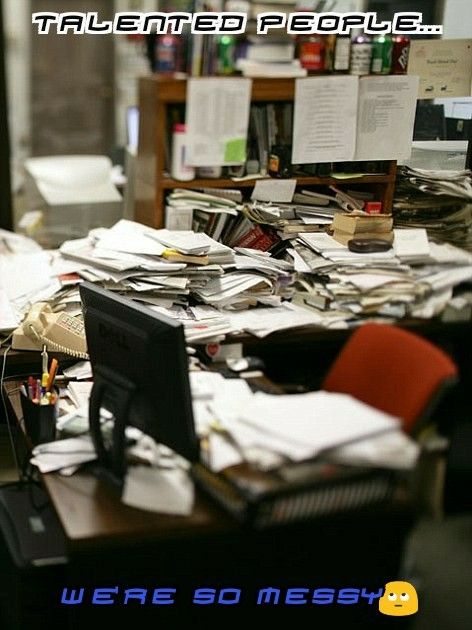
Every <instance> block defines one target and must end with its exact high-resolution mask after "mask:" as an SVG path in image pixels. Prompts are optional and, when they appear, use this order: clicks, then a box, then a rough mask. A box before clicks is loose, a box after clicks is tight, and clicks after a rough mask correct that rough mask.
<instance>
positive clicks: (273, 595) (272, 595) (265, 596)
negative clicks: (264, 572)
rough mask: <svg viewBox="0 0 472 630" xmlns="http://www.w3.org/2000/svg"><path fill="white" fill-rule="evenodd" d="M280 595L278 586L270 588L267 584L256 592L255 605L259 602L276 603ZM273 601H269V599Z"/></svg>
mask: <svg viewBox="0 0 472 630" xmlns="http://www.w3.org/2000/svg"><path fill="white" fill-rule="evenodd" d="M279 597H280V589H279V588H271V587H270V586H267V587H266V588H261V589H260V590H259V593H258V594H257V605H258V606H259V605H260V604H278V603H279ZM271 599H273V600H274V601H273V602H271V601H270V600H271Z"/></svg>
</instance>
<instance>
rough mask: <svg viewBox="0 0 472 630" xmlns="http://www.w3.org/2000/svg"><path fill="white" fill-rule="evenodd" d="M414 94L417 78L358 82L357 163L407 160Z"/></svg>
mask: <svg viewBox="0 0 472 630" xmlns="http://www.w3.org/2000/svg"><path fill="white" fill-rule="evenodd" d="M417 93H418V77H417V76H404V75H403V76H401V75H399V76H395V75H393V76H386V77H365V78H363V79H361V80H360V86H359V118H358V124H357V148H356V155H355V159H356V160H405V159H407V158H409V157H410V155H411V144H412V141H413V126H414V122H415V112H416V95H417Z"/></svg>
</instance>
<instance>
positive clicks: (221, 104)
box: [186, 77, 252, 166]
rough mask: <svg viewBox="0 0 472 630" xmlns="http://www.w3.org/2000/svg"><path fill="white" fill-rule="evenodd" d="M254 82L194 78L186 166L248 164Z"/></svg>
mask: <svg viewBox="0 0 472 630" xmlns="http://www.w3.org/2000/svg"><path fill="white" fill-rule="evenodd" d="M251 86H252V81H251V80H250V79H242V78H237V79H229V78H217V77H210V78H193V79H189V80H188V82H187V110H186V144H187V159H186V163H187V164H189V165H190V166H219V165H221V166H231V165H233V164H242V163H244V162H245V161H246V141H247V131H248V123H249V108H250V99H251Z"/></svg>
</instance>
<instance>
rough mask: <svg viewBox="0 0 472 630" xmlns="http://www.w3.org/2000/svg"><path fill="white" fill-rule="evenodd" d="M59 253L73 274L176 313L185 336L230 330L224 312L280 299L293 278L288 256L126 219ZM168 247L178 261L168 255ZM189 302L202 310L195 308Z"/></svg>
mask: <svg viewBox="0 0 472 630" xmlns="http://www.w3.org/2000/svg"><path fill="white" fill-rule="evenodd" d="M60 252H61V255H62V257H63V259H64V260H65V261H66V262H69V264H71V263H75V265H76V267H75V268H74V269H75V271H76V272H77V277H78V278H79V280H80V279H81V278H84V279H86V280H88V281H91V282H97V283H100V284H101V285H102V286H104V287H105V288H107V289H109V290H112V291H116V292H118V293H120V294H123V295H126V296H127V297H129V298H131V299H133V300H137V301H139V302H141V303H143V304H146V305H147V306H149V307H150V308H151V309H154V310H156V311H158V312H161V313H165V314H167V315H169V316H171V317H174V318H177V319H179V320H180V321H181V322H182V323H183V324H184V327H185V334H186V339H187V341H188V342H189V343H190V342H195V343H204V342H205V343H206V342H209V341H214V340H221V339H223V338H224V335H226V334H228V333H231V332H233V331H234V330H235V328H234V326H233V324H232V323H231V320H230V318H229V316H228V312H227V311H234V310H240V309H247V308H249V307H255V306H257V305H259V304H263V305H264V306H268V307H278V306H280V305H281V303H282V300H284V299H285V300H286V299H290V298H291V296H292V293H293V291H292V285H293V283H294V280H295V277H294V273H293V265H292V263H291V262H287V261H284V260H278V259H276V258H274V257H273V256H271V255H270V254H268V253H264V252H261V251H259V250H253V249H250V248H239V249H238V251H237V252H235V251H234V250H233V249H231V248H230V247H228V246H226V245H223V244H222V243H218V242H216V241H215V240H214V239H212V238H211V237H210V236H208V235H207V234H205V233H195V232H193V231H188V230H181V231H173V230H168V229H162V230H153V229H152V228H149V227H146V226H143V225H140V224H137V223H133V222H131V221H124V220H123V221H120V222H118V223H117V224H116V225H115V226H113V227H112V228H110V229H97V230H92V231H91V232H90V234H89V236H88V237H87V238H86V239H78V240H75V241H68V242H66V243H64V244H63V245H62V247H61V249H60ZM168 252H175V254H176V256H178V257H179V258H178V259H179V260H180V261H179V262H172V261H171V260H172V258H170V257H169V255H168ZM67 290H68V292H69V294H68V295H67V297H66V298H65V297H64V293H65V291H63V292H62V293H61V299H62V300H64V299H67V300H71V301H73V300H74V299H78V292H77V287H76V288H75V293H73V291H74V289H73V288H71V287H68V289H67ZM194 301H196V302H197V305H198V304H203V305H206V309H207V310H205V311H202V310H196V308H197V306H195V305H194ZM208 309H211V310H208ZM307 319H310V317H309V316H308V317H307ZM311 320H312V321H313V317H311ZM294 325H296V324H294ZM237 330H240V328H239V327H238V328H237Z"/></svg>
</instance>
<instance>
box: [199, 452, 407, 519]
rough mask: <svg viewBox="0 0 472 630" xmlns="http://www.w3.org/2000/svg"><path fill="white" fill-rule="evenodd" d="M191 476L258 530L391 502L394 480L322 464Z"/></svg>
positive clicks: (382, 472) (202, 470)
mask: <svg viewBox="0 0 472 630" xmlns="http://www.w3.org/2000/svg"><path fill="white" fill-rule="evenodd" d="M192 476H193V478H194V480H195V482H196V484H197V485H198V486H199V487H200V488H201V489H202V490H203V491H204V492H205V493H207V494H208V495H210V496H211V497H212V498H213V499H215V500H216V501H217V502H218V503H219V504H220V505H221V507H223V508H224V509H225V510H226V511H227V512H229V513H230V514H231V515H232V516H233V517H235V518H236V519H237V520H238V521H240V522H242V523H245V524H248V525H251V526H253V527H254V528H256V529H263V528H266V527H271V526H275V525H282V524H286V523H290V522H295V521H301V520H305V519H310V518H314V517H320V516H325V515H329V514H335V513H342V512H346V511H351V510H356V509H360V508H362V507H365V506H369V505H375V504H380V503H382V502H384V501H386V500H388V499H389V498H390V497H391V495H392V492H393V489H394V486H395V483H394V482H395V479H396V477H395V474H394V472H392V471H391V470H387V469H379V468H375V469H374V468H366V467H360V466H348V465H341V464H333V463H329V462H323V461H319V460H313V461H312V462H302V463H298V464H289V465H286V466H282V467H281V468H279V469H277V470H274V471H261V470H257V469H255V468H253V467H251V466H250V465H249V464H238V465H236V466H230V467H228V468H226V469H224V470H223V471H222V472H219V473H214V472H212V471H211V470H210V469H209V468H207V467H206V466H205V465H204V464H203V463H198V464H194V465H193V467H192Z"/></svg>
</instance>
